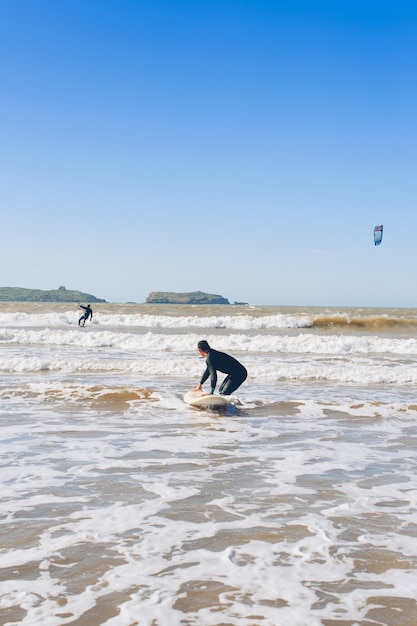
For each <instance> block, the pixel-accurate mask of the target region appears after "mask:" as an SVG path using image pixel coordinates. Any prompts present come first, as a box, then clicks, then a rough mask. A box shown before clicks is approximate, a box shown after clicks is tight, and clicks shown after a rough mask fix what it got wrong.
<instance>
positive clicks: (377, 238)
mask: <svg viewBox="0 0 417 626" xmlns="http://www.w3.org/2000/svg"><path fill="white" fill-rule="evenodd" d="M383 230H384V227H383V226H382V225H381V226H375V228H374V243H375V245H376V246H379V244H380V243H381V241H382V231H383Z"/></svg>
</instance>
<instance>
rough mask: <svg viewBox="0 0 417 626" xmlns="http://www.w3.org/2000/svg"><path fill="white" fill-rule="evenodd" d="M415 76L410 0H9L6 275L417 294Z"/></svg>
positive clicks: (104, 292)
mask: <svg viewBox="0 0 417 626" xmlns="http://www.w3.org/2000/svg"><path fill="white" fill-rule="evenodd" d="M416 75H417V3H415V2H414V1H409V2H405V1H403V0H396V1H394V0H393V1H390V2H386V1H384V0H375V1H371V0H327V1H316V0H304V1H301V0H285V1H281V0H204V1H201V0H170V1H168V0H0V85H1V97H0V123H1V135H0V136H1V140H0V160H1V161H0V166H1V169H0V172H1V174H0V176H1V184H0V203H1V215H2V218H1V226H2V228H1V230H2V244H1V247H0V262H1V279H0V286H13V287H28V288H41V289H55V288H57V287H59V286H60V285H65V286H66V287H67V289H80V290H82V291H86V292H89V293H92V294H94V295H96V296H98V297H101V298H105V299H106V300H107V301H110V302H125V301H135V302H143V301H144V300H145V298H146V296H147V295H148V293H149V292H150V291H157V290H158V291H159V290H163V291H194V290H202V291H208V292H211V293H218V294H221V295H223V296H225V297H226V298H229V299H230V300H231V301H234V300H239V301H247V302H251V303H254V304H283V305H285V304H288V305H291V304H300V305H303V304H317V305H352V306H367V305H370V306H379V305H381V306H417V289H416V281H417V245H416V242H415V240H414V233H415V232H417V202H416V198H417V156H416V154H417V113H416V112H417V97H416V96H417V78H416ZM376 224H383V225H384V229H385V231H384V239H383V242H382V245H381V246H379V247H375V246H374V245H373V228H374V226H375V225H376Z"/></svg>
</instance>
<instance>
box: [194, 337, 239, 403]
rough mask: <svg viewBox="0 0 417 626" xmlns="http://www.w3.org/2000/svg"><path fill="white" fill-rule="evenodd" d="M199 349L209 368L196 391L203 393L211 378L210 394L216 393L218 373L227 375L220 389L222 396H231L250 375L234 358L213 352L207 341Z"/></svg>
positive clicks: (200, 342) (200, 344) (199, 343)
mask: <svg viewBox="0 0 417 626" xmlns="http://www.w3.org/2000/svg"><path fill="white" fill-rule="evenodd" d="M197 347H198V351H199V353H200V354H201V356H203V357H204V358H205V359H206V365H207V367H206V370H205V372H204V374H203V375H202V377H201V380H200V382H199V384H198V387H196V389H195V391H202V389H203V384H204V383H205V381H206V380H207V378H208V377H209V376H210V382H211V391H210V393H214V390H215V389H216V385H217V371H219V372H223V373H224V374H227V376H226V378H225V379H224V381H223V382H222V384H221V385H220V389H219V393H220V395H222V396H228V395H230V394H231V393H233V392H234V391H236V389H237V388H238V387H240V385H241V384H242V383H243V382H244V381H245V380H246V377H247V375H248V373H247V371H246V368H244V367H243V365H242V363H239V361H237V360H236V359H234V358H233V357H232V356H230V355H229V354H225V353H224V352H218V351H217V350H213V348H210V346H209V344H208V343H207V341H206V340H205V339H203V340H202V341H199V342H198V346H197Z"/></svg>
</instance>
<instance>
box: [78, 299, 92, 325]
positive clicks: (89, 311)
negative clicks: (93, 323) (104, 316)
mask: <svg viewBox="0 0 417 626" xmlns="http://www.w3.org/2000/svg"><path fill="white" fill-rule="evenodd" d="M80 309H84V311H85V313H84V314H83V315H81V317H80V319H79V320H78V326H81V322H82V326H85V323H86V321H87V320H88V318H91V320H92V319H93V309H92V308H91V306H90V305H89V304H87V306H83V305H82V304H80Z"/></svg>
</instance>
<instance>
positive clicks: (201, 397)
mask: <svg viewBox="0 0 417 626" xmlns="http://www.w3.org/2000/svg"><path fill="white" fill-rule="evenodd" d="M184 402H185V403H186V404H189V405H191V406H195V407H198V408H200V409H219V408H221V407H225V406H227V405H228V404H229V400H228V399H227V397H225V396H215V395H214V394H211V393H204V391H187V393H186V394H185V396H184Z"/></svg>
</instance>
